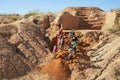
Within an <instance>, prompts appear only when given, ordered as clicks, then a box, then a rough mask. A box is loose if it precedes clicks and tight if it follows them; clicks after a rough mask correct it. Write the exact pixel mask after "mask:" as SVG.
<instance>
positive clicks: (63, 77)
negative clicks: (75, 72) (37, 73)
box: [41, 58, 71, 80]
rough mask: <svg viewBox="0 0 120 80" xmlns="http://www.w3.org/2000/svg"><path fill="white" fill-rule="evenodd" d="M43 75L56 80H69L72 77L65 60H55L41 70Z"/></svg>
mask: <svg viewBox="0 0 120 80" xmlns="http://www.w3.org/2000/svg"><path fill="white" fill-rule="evenodd" d="M41 72H42V73H48V74H49V75H51V76H53V77H54V78H55V80H67V79H68V78H69V77H70V75H71V70H70V69H69V67H68V65H67V64H65V61H64V59H61V58H59V59H53V60H52V61H51V62H50V63H49V64H47V65H46V66H44V67H43V68H42V69H41Z"/></svg>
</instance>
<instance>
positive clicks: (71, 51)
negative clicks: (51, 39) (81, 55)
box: [68, 48, 75, 59]
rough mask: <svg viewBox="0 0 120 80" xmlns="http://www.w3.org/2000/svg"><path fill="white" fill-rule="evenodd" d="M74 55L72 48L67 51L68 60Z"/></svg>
mask: <svg viewBox="0 0 120 80" xmlns="http://www.w3.org/2000/svg"><path fill="white" fill-rule="evenodd" d="M74 53H75V51H74V50H73V49H72V48H69V49H68V59H70V57H71V56H72V55H74Z"/></svg>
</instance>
